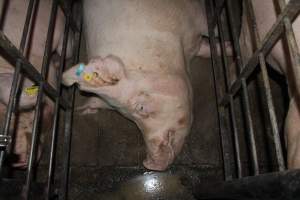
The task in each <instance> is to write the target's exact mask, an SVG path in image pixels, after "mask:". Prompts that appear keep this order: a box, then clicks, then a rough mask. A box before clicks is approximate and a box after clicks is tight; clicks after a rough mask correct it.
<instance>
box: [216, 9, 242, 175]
mask: <svg viewBox="0 0 300 200" xmlns="http://www.w3.org/2000/svg"><path fill="white" fill-rule="evenodd" d="M221 14H222V13H220V15H218V20H217V25H218V30H219V36H220V40H221V52H222V59H223V70H224V71H225V83H226V92H228V91H229V89H230V75H229V70H228V69H229V66H228V60H227V55H226V47H225V38H224V27H223V23H222V21H221ZM229 111H230V115H231V118H230V119H231V120H230V121H231V125H232V129H233V143H234V150H235V151H234V153H235V158H236V167H237V177H238V178H241V177H242V163H241V156H240V146H239V136H238V131H237V123H236V115H235V111H234V103H233V96H232V95H230V104H229Z"/></svg>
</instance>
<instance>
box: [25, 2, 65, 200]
mask: <svg viewBox="0 0 300 200" xmlns="http://www.w3.org/2000/svg"><path fill="white" fill-rule="evenodd" d="M57 10H58V1H57V0H53V2H52V9H51V14H50V20H49V26H48V27H49V28H48V33H47V40H46V44H45V51H44V57H43V65H42V70H41V75H42V77H43V78H44V79H45V77H46V73H47V71H48V68H49V60H50V59H49V58H50V56H51V47H52V39H53V33H54V28H55V21H56V15H57ZM43 93H44V82H40V85H39V91H38V96H37V103H36V106H35V115H34V121H33V129H32V140H31V148H30V156H29V161H28V168H27V177H26V185H25V199H26V200H28V199H29V198H30V197H29V195H30V189H31V182H32V176H33V165H34V163H35V157H36V151H37V148H38V147H37V146H38V145H37V142H38V141H37V139H38V133H39V124H40V119H41V110H42V102H43ZM57 95H58V96H59V94H57Z"/></svg>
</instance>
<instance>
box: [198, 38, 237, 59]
mask: <svg viewBox="0 0 300 200" xmlns="http://www.w3.org/2000/svg"><path fill="white" fill-rule="evenodd" d="M216 48H217V54H218V55H221V54H222V52H221V44H220V43H216ZM225 51H226V55H227V56H232V55H233V48H232V45H231V43H230V42H229V41H226V42H225ZM196 56H200V57H203V58H211V49H210V44H209V40H208V39H207V38H204V37H202V39H201V40H200V43H199V50H198V52H197V53H196Z"/></svg>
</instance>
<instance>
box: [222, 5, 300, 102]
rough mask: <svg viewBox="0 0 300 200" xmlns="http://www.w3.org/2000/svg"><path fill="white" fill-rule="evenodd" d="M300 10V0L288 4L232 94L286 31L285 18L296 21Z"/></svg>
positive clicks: (237, 82)
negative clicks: (261, 55)
mask: <svg viewBox="0 0 300 200" xmlns="http://www.w3.org/2000/svg"><path fill="white" fill-rule="evenodd" d="M299 12H300V1H299V0H290V1H289V3H288V4H287V5H286V7H285V8H284V10H283V11H282V13H281V14H280V15H279V16H278V18H277V20H276V22H275V23H274V25H273V26H272V28H271V29H270V31H269V32H268V33H267V34H266V36H265V38H264V39H263V40H262V45H261V46H260V47H259V48H258V49H257V50H256V51H255V53H254V54H253V56H252V58H251V59H250V60H249V61H248V63H247V64H246V65H245V67H243V70H242V71H241V73H240V75H239V77H238V78H237V80H236V81H235V82H234V84H233V85H232V86H231V88H230V94H231V95H235V94H236V93H237V92H238V90H239V89H240V88H241V85H242V79H244V78H248V77H249V76H250V75H251V74H252V72H253V71H254V69H255V68H256V66H257V64H258V63H259V54H260V53H262V54H263V55H264V56H266V55H267V54H268V53H269V52H270V50H271V49H272V48H273V46H274V45H275V44H276V42H277V41H278V40H279V38H280V36H281V34H282V32H283V31H284V23H283V19H284V18H285V17H287V18H288V19H290V20H291V22H292V21H294V19H295V18H296V17H297V16H298V13H299ZM228 95H229V94H227V95H225V96H224V98H223V99H222V102H221V103H222V104H227V103H229V99H230V98H229V97H228Z"/></svg>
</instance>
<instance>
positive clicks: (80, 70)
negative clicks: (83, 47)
mask: <svg viewBox="0 0 300 200" xmlns="http://www.w3.org/2000/svg"><path fill="white" fill-rule="evenodd" d="M84 68H85V66H84V64H83V63H80V64H79V67H78V68H77V69H76V76H80V75H81V74H82V72H83V70H84Z"/></svg>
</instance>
